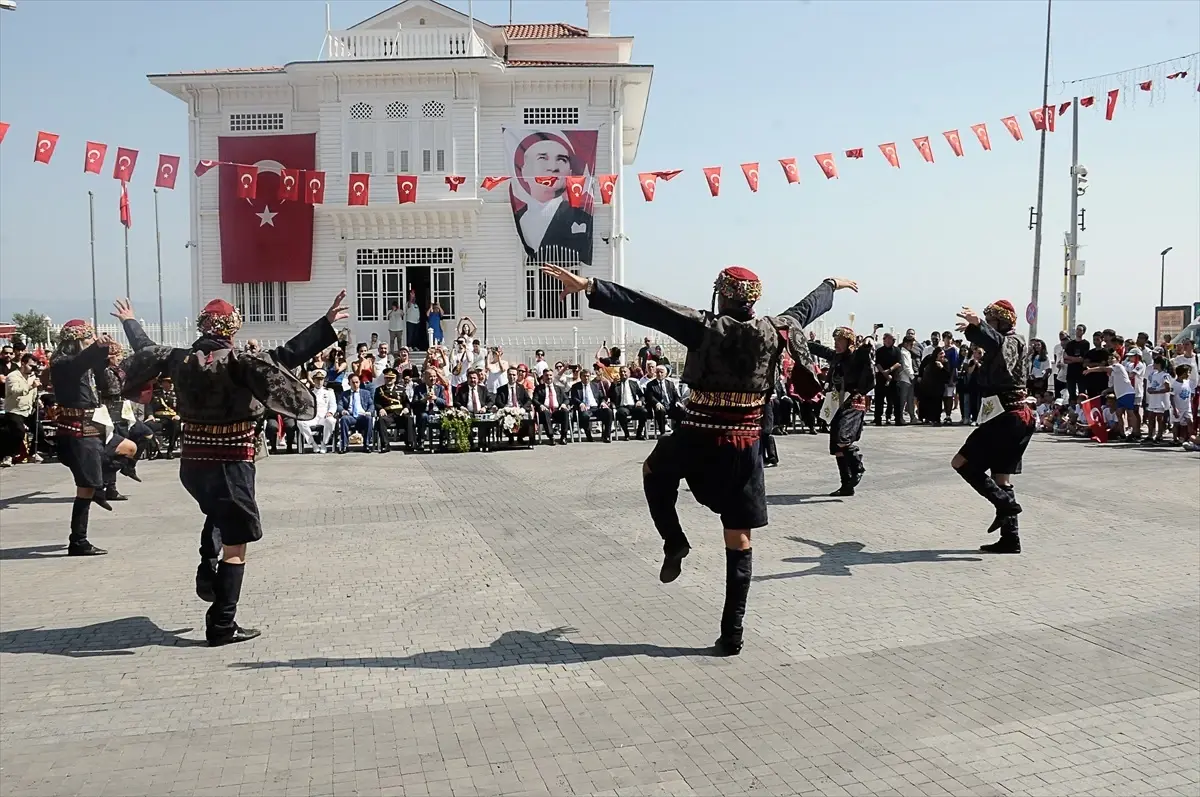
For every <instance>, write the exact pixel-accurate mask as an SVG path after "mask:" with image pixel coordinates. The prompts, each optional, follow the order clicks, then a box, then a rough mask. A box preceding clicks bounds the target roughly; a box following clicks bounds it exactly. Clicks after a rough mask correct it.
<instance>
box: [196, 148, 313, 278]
mask: <svg viewBox="0 0 1200 797" xmlns="http://www.w3.org/2000/svg"><path fill="white" fill-rule="evenodd" d="M217 142H218V151H217V154H218V161H217V162H219V163H240V164H248V165H253V166H256V167H257V168H258V179H257V185H256V189H257V188H261V189H262V191H261V193H262V198H261V199H259V198H258V197H257V193H259V192H258V191H257V190H256V196H255V198H254V199H247V198H244V197H239V196H238V192H239V190H240V185H241V183H240V182H239V180H238V171H239V170H237V169H221V170H220V172H219V174H220V177H219V186H220V189H219V191H218V197H219V203H220V204H219V208H220V211H219V220H220V229H221V281H222V282H224V283H227V284H228V283H238V282H308V281H309V279H311V277H312V256H313V208H312V204H301V203H299V202H297V203H287V204H284V205H280V204H278V201H277V200H276V197H278V196H279V185H278V183H279V180H280V172H281V170H282V169H283V168H287V169H300V170H309V169H313V168H315V166H316V163H317V136H316V134H315V133H309V134H304V135H266V136H221V137H219V138H218V139H217ZM315 175H320V179H319V181H318V183H317V185H318V187H319V188H320V191H319V193H320V195H323V194H324V185H325V175H324V173H323V172H308V174H307V175H306V176H307V177H309V178H312V177H313V176H315ZM307 196H308V202H309V203H311V202H312V201H313V199H312V194H311V193H310V194H308V195H307Z"/></svg>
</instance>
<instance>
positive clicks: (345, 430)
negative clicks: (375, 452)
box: [338, 374, 375, 454]
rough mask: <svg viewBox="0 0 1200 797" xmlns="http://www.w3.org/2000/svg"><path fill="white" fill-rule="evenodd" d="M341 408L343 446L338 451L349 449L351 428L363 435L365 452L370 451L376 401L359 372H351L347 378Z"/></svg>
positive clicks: (342, 451) (344, 451) (340, 421)
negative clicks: (363, 382) (363, 383)
mask: <svg viewBox="0 0 1200 797" xmlns="http://www.w3.org/2000/svg"><path fill="white" fill-rule="evenodd" d="M339 410H340V411H339V413H338V415H339V425H340V427H341V448H340V450H339V451H338V453H339V454H345V453H346V451H347V450H349V448H350V432H351V430H354V431H357V432H358V433H359V434H361V435H362V441H363V453H370V452H371V436H372V435H373V434H374V432H375V401H374V396H372V395H371V391H370V390H368V389H366V388H364V387H363V386H362V382H361V381H360V379H359V375H358V374H351V375H350V378H349V379H348V380H347V382H346V389H345V390H344V391H343V392H342V399H341V403H340V404H339Z"/></svg>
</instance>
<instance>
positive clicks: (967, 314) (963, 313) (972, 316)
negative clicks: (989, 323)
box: [957, 307, 982, 329]
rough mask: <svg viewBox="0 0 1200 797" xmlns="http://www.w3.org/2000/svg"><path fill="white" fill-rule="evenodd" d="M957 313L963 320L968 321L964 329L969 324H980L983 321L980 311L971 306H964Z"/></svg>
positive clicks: (963, 326)
mask: <svg viewBox="0 0 1200 797" xmlns="http://www.w3.org/2000/svg"><path fill="white" fill-rule="evenodd" d="M957 315H958V317H959V318H961V319H962V320H963V321H966V322H967V323H966V324H964V325H962V328H963V329H966V328H967V325H972V326H979V325H980V323H981V321H982V319H980V317H979V313H977V312H975V311H974V310H972V309H971V308H970V307H964V308H963V309H962V310H960V311H959V312H958V313H957Z"/></svg>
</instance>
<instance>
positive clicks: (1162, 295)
mask: <svg viewBox="0 0 1200 797" xmlns="http://www.w3.org/2000/svg"><path fill="white" fill-rule="evenodd" d="M1174 248H1175V247H1173V246H1168V247H1167V248H1166V249H1164V250H1162V251H1161V252H1159V253H1158V256H1159V257H1161V258H1162V266H1161V268H1160V269H1159V272H1158V306H1159V307H1162V306H1163V302H1164V301H1166V298H1167V290H1166V288H1167V252H1170V251H1171V250H1172V249H1174Z"/></svg>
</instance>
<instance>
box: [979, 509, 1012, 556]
mask: <svg viewBox="0 0 1200 797" xmlns="http://www.w3.org/2000/svg"><path fill="white" fill-rule="evenodd" d="M979 550H981V551H983V552H984V553H1020V552H1021V531H1020V527H1019V525H1018V518H1017V516H1016V515H1008V516H1007V517H1005V518H1004V520H1003V521H1002V522H1001V524H1000V539H999V540H997V541H996V542H993V543H992V544H990V545H980V546H979Z"/></svg>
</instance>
